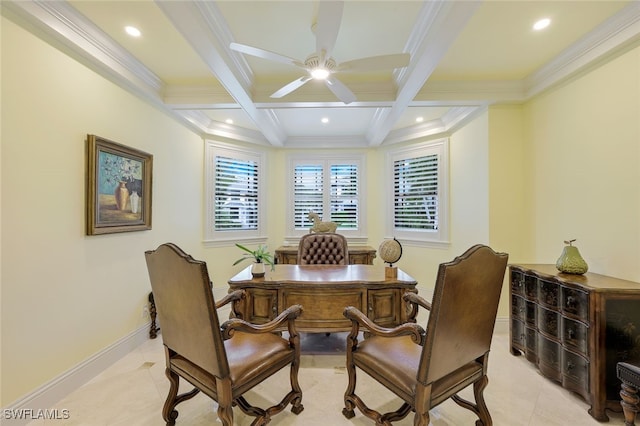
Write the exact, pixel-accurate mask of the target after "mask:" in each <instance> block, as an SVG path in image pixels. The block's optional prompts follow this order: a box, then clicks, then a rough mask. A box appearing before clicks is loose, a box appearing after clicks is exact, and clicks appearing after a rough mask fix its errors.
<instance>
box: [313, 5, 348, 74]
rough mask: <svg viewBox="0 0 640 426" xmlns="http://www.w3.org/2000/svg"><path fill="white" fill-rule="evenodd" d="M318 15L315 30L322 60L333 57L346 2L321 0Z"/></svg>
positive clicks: (318, 50)
mask: <svg viewBox="0 0 640 426" xmlns="http://www.w3.org/2000/svg"><path fill="white" fill-rule="evenodd" d="M318 3H319V5H318V17H317V19H316V23H315V27H314V31H315V34H316V52H317V53H318V56H320V59H321V61H322V62H324V60H325V59H327V58H330V57H331V52H333V47H334V46H335V45H336V40H337V39H338V31H340V22H341V21H342V10H343V8H344V2H341V1H319V2H318Z"/></svg>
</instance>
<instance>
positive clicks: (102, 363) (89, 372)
mask: <svg viewBox="0 0 640 426" xmlns="http://www.w3.org/2000/svg"><path fill="white" fill-rule="evenodd" d="M149 327H150V323H148V324H146V325H143V326H141V327H140V328H138V329H137V330H134V331H132V332H131V333H129V334H128V335H126V336H124V337H123V338H121V339H120V340H118V341H116V342H114V343H113V344H111V345H109V346H107V347H106V348H104V349H103V350H101V351H100V352H97V353H96V354H94V355H93V356H91V357H90V358H87V359H86V360H84V361H82V362H81V363H80V364H78V365H76V366H75V367H73V368H71V369H69V370H67V371H65V372H64V373H62V374H60V375H59V376H57V377H55V378H54V379H52V380H50V381H49V382H47V383H45V384H44V385H42V386H40V387H39V388H37V389H35V390H34V391H33V392H30V393H29V394H27V395H25V396H24V397H22V398H20V399H19V400H17V401H15V402H14V403H13V404H11V405H9V406H7V407H4V408H2V411H1V412H0V423H1V424H2V425H5V424H6V425H12V426H19V425H26V424H27V423H29V422H30V421H31V420H33V419H22V420H18V419H12V420H9V419H8V418H7V417H8V416H7V413H20V412H23V413H24V412H26V414H28V412H29V411H30V410H33V412H37V411H38V410H45V409H47V408H49V407H52V406H53V405H54V404H56V403H57V402H58V401H60V400H61V399H62V398H64V397H65V396H67V395H68V394H70V393H71V392H73V391H75V390H76V389H78V388H79V387H80V386H82V385H83V384H85V383H87V382H88V381H89V380H91V379H92V378H94V377H95V376H97V375H98V374H100V373H101V372H102V371H104V370H105V369H106V368H108V367H109V366H111V365H112V364H114V363H115V362H116V361H118V360H119V359H120V358H122V357H123V356H125V355H127V354H128V353H129V352H131V351H132V350H133V349H135V348H136V347H138V346H139V345H140V344H142V343H143V342H144V341H145V340H147V339H149ZM7 410H8V411H7ZM11 417H15V414H14V415H13V416H11Z"/></svg>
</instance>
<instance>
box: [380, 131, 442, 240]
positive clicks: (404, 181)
mask: <svg viewBox="0 0 640 426" xmlns="http://www.w3.org/2000/svg"><path fill="white" fill-rule="evenodd" d="M448 146H449V141H448V139H438V140H434V141H429V142H425V143H421V144H416V145H413V146H411V147H404V148H399V149H393V150H390V151H389V152H388V154H387V164H388V166H387V167H388V168H387V173H388V179H387V184H388V194H389V195H388V196H389V198H388V199H389V203H388V210H387V211H388V215H389V216H388V217H389V220H388V221H387V233H388V236H393V237H394V238H398V239H400V240H401V241H402V240H404V241H406V242H411V243H414V244H417V245H423V246H434V247H436V246H442V245H444V244H448V236H449V229H448V220H447V219H448V208H447V207H448V205H449V195H448V194H449V183H448V180H447V176H449V172H448V167H449V156H448V150H449V148H448Z"/></svg>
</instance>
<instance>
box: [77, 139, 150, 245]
mask: <svg viewBox="0 0 640 426" xmlns="http://www.w3.org/2000/svg"><path fill="white" fill-rule="evenodd" d="M152 169H153V155H151V154H148V153H146V152H143V151H139V150H137V149H133V148H130V147H128V146H125V145H121V144H119V143H116V142H112V141H110V140H107V139H104V138H101V137H99V136H96V135H87V200H86V204H87V220H86V222H87V235H99V234H112V233H116V232H129V231H143V230H147V229H151V189H152V188H151V185H152V182H151V180H152V174H153V173H152V172H153V170H152Z"/></svg>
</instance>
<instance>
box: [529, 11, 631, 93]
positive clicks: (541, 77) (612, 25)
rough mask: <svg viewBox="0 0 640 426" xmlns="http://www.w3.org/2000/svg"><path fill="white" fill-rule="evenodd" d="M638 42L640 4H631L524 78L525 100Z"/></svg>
mask: <svg viewBox="0 0 640 426" xmlns="http://www.w3.org/2000/svg"><path fill="white" fill-rule="evenodd" d="M639 41H640V2H638V1H633V2H631V4H629V5H628V6H626V7H624V8H623V9H622V10H620V11H619V12H618V13H617V14H615V15H613V16H612V17H611V18H609V19H607V20H606V21H605V22H603V23H602V24H601V25H599V26H598V27H597V28H595V29H594V30H593V31H591V32H589V33H588V34H586V35H585V36H584V37H582V38H581V39H580V40H578V41H577V42H576V43H574V44H572V45H571V46H569V48H567V49H565V50H564V51H563V52H562V53H560V55H558V56H557V57H556V58H554V59H553V60H552V61H550V62H548V63H547V64H546V65H544V66H542V67H541V68H540V69H538V70H537V71H535V72H534V73H532V74H531V75H529V76H527V77H526V78H525V79H524V81H523V83H524V87H525V90H526V96H525V98H526V99H529V98H531V97H533V96H535V95H536V94H538V93H540V92H542V91H544V90H546V89H548V88H550V87H551V86H553V85H555V84H557V83H559V82H561V81H563V80H565V79H567V78H569V77H571V76H573V75H575V74H577V73H578V72H580V71H583V70H585V69H588V68H589V67H590V66H592V65H597V64H598V63H600V62H601V61H602V60H605V59H609V58H611V57H613V56H615V55H619V54H621V53H622V52H624V51H625V49H627V48H630V47H632V46H634V45H637V43H638V42H639Z"/></svg>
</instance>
